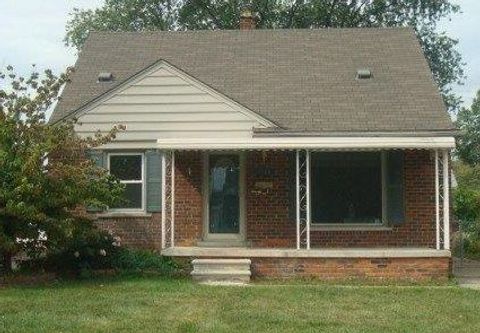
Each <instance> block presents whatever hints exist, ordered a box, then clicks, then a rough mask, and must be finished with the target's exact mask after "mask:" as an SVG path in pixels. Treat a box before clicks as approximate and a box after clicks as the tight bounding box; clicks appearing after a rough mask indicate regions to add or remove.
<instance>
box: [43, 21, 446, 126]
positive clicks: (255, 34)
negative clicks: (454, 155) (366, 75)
mask: <svg viewBox="0 0 480 333" xmlns="http://www.w3.org/2000/svg"><path fill="white" fill-rule="evenodd" d="M159 60H164V61H166V62H168V63H170V64H171V65H173V66H175V67H177V68H179V69H181V70H182V71H184V72H185V73H187V74H188V75H190V76H192V77H194V78H195V79H197V80H199V81H200V82H202V83H204V84H206V85H208V86H209V87H211V88H212V89H214V90H216V91H217V92H219V93H221V94H223V95H225V96H226V97H228V98H230V99H232V100H233V101H236V102H238V103H239V104H241V105H243V106H244V107H246V108H247V109H249V110H251V111H252V112H255V113H257V114H258V115H260V116H261V117H264V118H266V119H268V120H270V121H272V122H273V123H275V124H276V125H277V126H278V127H279V128H280V129H282V130H284V131H291V132H312V133H319V134H328V133H347V132H349V133H351V132H422V131H444V130H452V129H454V126H453V124H452V122H451V120H450V117H449V116H448V114H447V112H446V110H445V107H444V104H443V101H442V98H441V96H440V94H439V92H438V88H437V86H436V85H435V83H434V82H433V79H432V76H431V73H430V70H429V67H428V64H427V62H426V60H425V58H424V56H423V53H422V50H421V48H420V45H419V43H418V41H417V39H416V36H415V34H414V32H413V30H412V29H410V28H368V29H322V30H251V31H239V30H231V31H186V32H160V31H159V32H141V33H129V32H93V33H91V34H90V35H89V37H88V39H87V41H86V44H85V46H84V48H83V50H82V52H81V53H80V56H79V59H78V61H77V63H76V66H75V67H76V71H75V73H74V74H73V76H72V79H71V82H70V83H68V84H67V85H66V87H65V89H64V91H63V94H62V98H61V100H60V101H59V103H58V104H57V107H56V109H55V111H54V113H53V115H52V117H51V120H50V121H52V122H55V121H58V120H60V119H62V118H64V117H66V116H69V115H70V114H72V112H74V111H75V110H77V109H79V108H81V107H82V106H84V105H85V104H87V103H89V102H91V101H92V100H94V99H95V98H98V97H99V96H100V95H102V94H104V93H105V92H107V91H109V90H111V89H114V88H115V87H116V86H118V85H119V84H121V83H123V82H125V81H126V80H128V79H129V78H130V77H132V76H134V75H135V74H137V73H139V72H141V71H142V70H144V69H145V68H147V67H149V66H151V65H152V64H153V63H155V62H157V61H159ZM360 68H368V69H370V70H371V71H372V74H373V78H372V79H367V80H357V79H356V72H357V70H358V69H360ZM100 72H111V73H112V74H113V75H114V77H115V80H114V82H113V83H99V82H97V77H98V74H99V73H100ZM276 131H277V132H278V129H277V130H276Z"/></svg>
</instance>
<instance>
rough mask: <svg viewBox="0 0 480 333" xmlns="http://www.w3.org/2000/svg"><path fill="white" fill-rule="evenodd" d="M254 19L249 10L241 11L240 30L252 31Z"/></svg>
mask: <svg viewBox="0 0 480 333" xmlns="http://www.w3.org/2000/svg"><path fill="white" fill-rule="evenodd" d="M254 29H255V17H254V16H253V14H252V11H251V10H250V9H249V8H246V9H244V10H242V13H241V14H240V30H254Z"/></svg>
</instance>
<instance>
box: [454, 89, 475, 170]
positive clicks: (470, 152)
mask: <svg viewBox="0 0 480 333" xmlns="http://www.w3.org/2000/svg"><path fill="white" fill-rule="evenodd" d="M457 126H458V127H459V129H460V130H461V131H462V134H461V136H460V137H459V138H458V140H457V151H456V154H457V156H458V157H459V158H460V159H461V160H462V161H464V162H465V163H467V164H469V165H471V166H474V165H480V90H478V91H477V95H476V97H475V98H474V99H473V102H472V105H471V106H470V108H462V109H461V110H460V112H459V113H458V117H457Z"/></svg>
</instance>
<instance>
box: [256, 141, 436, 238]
mask: <svg viewBox="0 0 480 333" xmlns="http://www.w3.org/2000/svg"><path fill="white" fill-rule="evenodd" d="M290 156H291V157H290V158H293V155H290ZM247 160H248V162H247V238H248V240H250V241H251V242H252V244H253V245H254V246H258V247H276V246H284V247H294V246H295V220H294V218H293V217H294V216H295V215H294V214H291V213H290V214H289V209H288V207H289V205H288V202H289V198H290V200H292V199H291V198H293V199H294V198H295V197H294V195H293V196H292V193H290V192H291V191H295V187H294V186H291V181H289V177H291V175H289V172H288V168H287V166H288V163H289V162H288V160H289V156H288V154H287V153H285V152H268V153H266V154H262V153H261V152H250V153H249V154H248V159H247ZM265 167H266V168H271V169H273V172H272V173H271V174H269V175H263V174H260V175H256V173H255V170H258V169H260V168H265ZM290 170H294V169H292V168H290ZM258 182H271V183H272V188H270V189H267V190H264V191H263V192H262V191H256V190H255V189H254V185H255V183H258ZM404 185H405V209H406V212H405V213H406V214H405V215H406V220H405V223H404V224H402V225H400V226H395V227H392V229H391V230H350V231H349V230H343V231H311V244H312V246H314V247H315V246H317V247H390V246H393V247H405V246H413V247H433V246H434V244H435V222H434V221H435V196H434V195H435V184H434V160H433V158H432V157H431V154H430V152H429V151H426V150H411V151H406V152H405V184H404Z"/></svg>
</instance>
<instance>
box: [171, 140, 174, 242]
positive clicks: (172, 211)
mask: <svg viewBox="0 0 480 333" xmlns="http://www.w3.org/2000/svg"><path fill="white" fill-rule="evenodd" d="M171 154H172V155H171V161H170V168H171V169H172V170H171V171H170V173H171V177H172V179H171V183H170V184H171V185H170V191H171V196H170V198H171V207H170V224H171V226H170V237H171V240H170V246H171V247H174V246H175V151H174V150H172V153H171Z"/></svg>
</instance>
